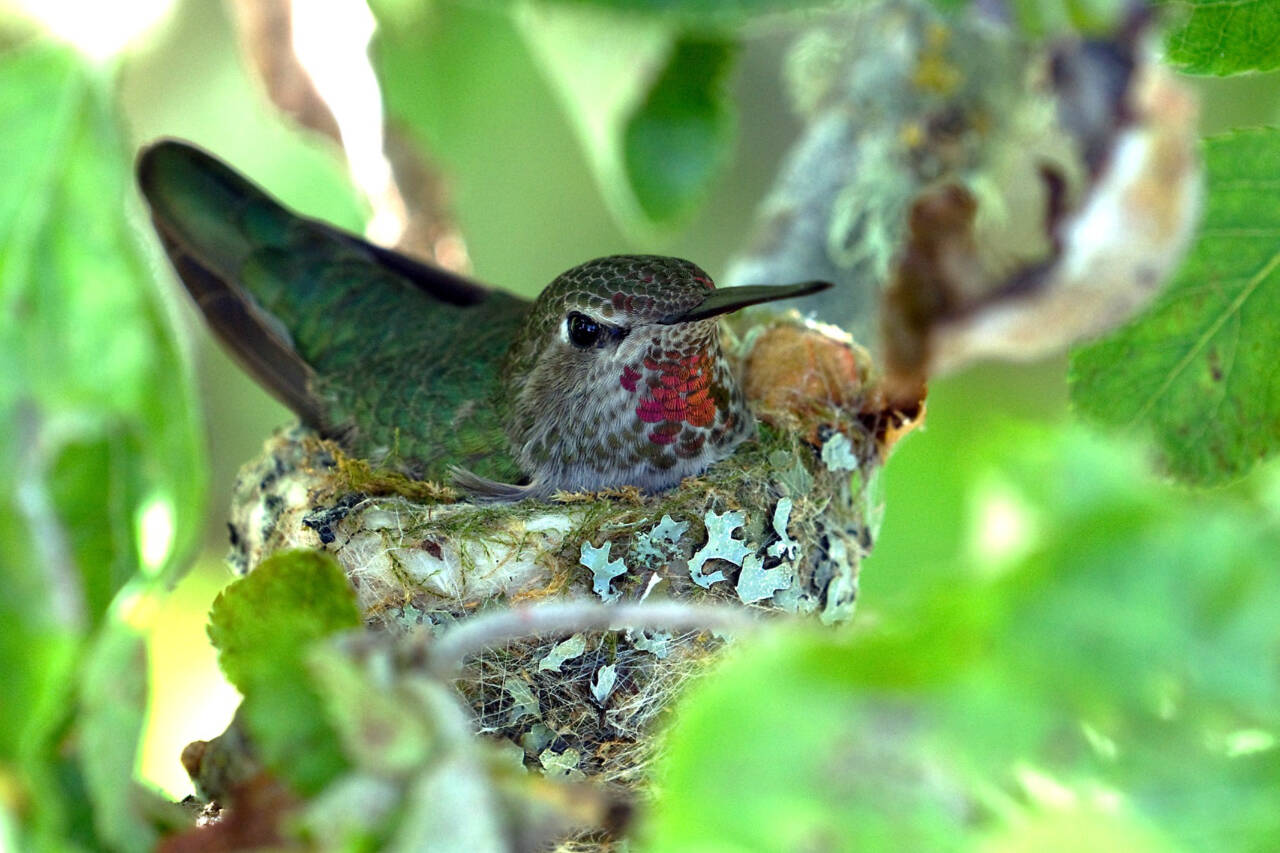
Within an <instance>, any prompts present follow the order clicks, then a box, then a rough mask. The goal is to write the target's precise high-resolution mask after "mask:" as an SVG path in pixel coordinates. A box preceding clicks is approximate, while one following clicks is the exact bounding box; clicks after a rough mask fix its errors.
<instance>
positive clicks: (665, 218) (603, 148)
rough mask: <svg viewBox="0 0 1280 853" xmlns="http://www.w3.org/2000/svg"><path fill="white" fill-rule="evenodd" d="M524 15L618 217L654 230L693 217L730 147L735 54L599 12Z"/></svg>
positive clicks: (533, 46)
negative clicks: (729, 89)
mask: <svg viewBox="0 0 1280 853" xmlns="http://www.w3.org/2000/svg"><path fill="white" fill-rule="evenodd" d="M519 9H520V14H519V15H518V17H517V20H518V21H519V23H520V28H521V32H522V33H523V34H524V36H525V41H526V43H527V44H528V45H529V49H530V51H531V52H532V53H533V55H534V57H535V59H537V60H538V63H539V64H540V65H541V67H542V69H543V71H544V72H545V74H546V75H547V78H548V80H549V81H550V82H551V84H552V86H553V88H554V89H555V91H556V94H557V95H558V96H559V97H560V101H561V103H562V104H563V105H564V108H565V111H566V113H567V114H568V116H569V119H570V121H571V122H572V124H573V126H574V128H575V130H577V132H578V136H579V139H580V140H581V143H582V146H583V149H584V150H585V152H586V154H587V159H588V161H589V162H590V163H591V166H592V169H593V171H594V172H595V176H596V181H597V183H598V184H599V186H600V189H601V192H602V193H603V195H604V197H605V199H606V200H607V201H608V202H609V204H610V206H611V207H612V209H613V210H614V213H615V215H616V216H617V217H618V218H619V219H620V220H621V221H622V222H624V223H632V224H637V223H638V224H644V225H650V226H652V225H659V224H665V223H670V222H673V221H675V220H678V219H679V218H681V217H682V216H685V215H687V214H688V213H689V212H691V211H692V210H693V209H694V208H695V207H696V205H697V204H698V202H699V201H701V199H702V198H703V197H704V196H705V194H706V192H707V190H708V189H709V187H710V185H711V182H712V181H713V180H714V179H715V177H716V176H717V175H719V173H720V171H721V169H722V167H723V166H724V165H725V163H726V161H727V159H728V154H729V151H730V148H731V146H732V142H733V136H734V114H733V110H732V106H731V104H730V102H729V99H728V96H727V93H726V90H725V78H726V77H727V75H728V71H729V69H730V67H731V66H732V63H733V59H734V56H735V53H736V50H735V48H734V45H733V44H732V43H730V42H728V41H725V40H722V39H715V38H692V37H678V36H677V35H676V34H675V33H674V32H673V30H672V29H671V28H670V26H669V25H668V24H666V23H664V22H662V21H661V20H660V19H651V18H643V17H641V18H637V17H634V16H625V15H621V14H618V13H616V12H612V11H606V10H602V9H594V8H590V7H581V8H579V7H564V6H547V5H541V6H533V5H525V6H521V7H519Z"/></svg>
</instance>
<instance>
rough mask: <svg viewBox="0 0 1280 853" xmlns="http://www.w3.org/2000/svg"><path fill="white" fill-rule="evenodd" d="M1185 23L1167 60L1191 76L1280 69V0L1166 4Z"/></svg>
mask: <svg viewBox="0 0 1280 853" xmlns="http://www.w3.org/2000/svg"><path fill="white" fill-rule="evenodd" d="M1164 5H1165V6H1166V7H1168V8H1169V9H1170V11H1171V12H1172V13H1173V17H1174V19H1175V20H1178V21H1180V24H1179V26H1177V27H1176V28H1175V29H1174V30H1173V32H1171V33H1170V34H1169V39H1168V42H1167V45H1168V56H1167V59H1168V61H1169V62H1170V63H1172V64H1173V65H1176V66H1178V67H1179V68H1180V69H1181V70H1183V71H1186V72H1188V73H1190V74H1241V73H1243V72H1246V71H1271V70H1273V69H1276V68H1280V4H1277V3H1276V2H1275V0H1229V2H1223V0H1165V3H1164Z"/></svg>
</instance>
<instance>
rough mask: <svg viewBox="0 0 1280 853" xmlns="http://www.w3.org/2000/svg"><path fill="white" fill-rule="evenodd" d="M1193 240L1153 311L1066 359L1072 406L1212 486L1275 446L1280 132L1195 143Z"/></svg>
mask: <svg viewBox="0 0 1280 853" xmlns="http://www.w3.org/2000/svg"><path fill="white" fill-rule="evenodd" d="M1204 153H1205V164H1206V166H1207V169H1208V174H1209V178H1208V183H1209V187H1208V189H1209V191H1208V197H1207V205H1206V210H1205V215H1204V221H1203V222H1202V223H1201V226H1200V234H1199V238H1198V240H1197V242H1196V244H1195V246H1194V247H1193V249H1192V250H1191V252H1190V254H1189V255H1188V256H1187V258H1186V260H1185V261H1184V262H1183V265H1182V268H1181V270H1180V271H1179V272H1178V274H1177V275H1176V276H1175V277H1174V280H1173V281H1172V282H1171V283H1170V284H1169V286H1168V288H1167V290H1166V291H1165V293H1163V294H1162V295H1161V296H1160V298H1159V299H1158V301H1157V302H1156V304H1155V305H1154V306H1153V307H1152V308H1151V309H1150V310H1149V311H1148V312H1147V313H1146V314H1145V315H1144V316H1142V317H1141V318H1139V319H1138V320H1136V321H1135V322H1133V323H1131V324H1129V325H1128V326H1126V327H1125V328H1123V329H1121V330H1120V331H1119V332H1117V333H1116V334H1114V335H1112V336H1110V337H1108V338H1106V339H1104V340H1102V341H1100V342H1098V343H1096V344H1094V345H1092V346H1088V347H1085V348H1084V349H1082V350H1080V351H1078V352H1076V353H1075V355H1074V357H1073V359H1072V364H1071V379H1072V400H1073V402H1074V403H1075V405H1076V407H1077V408H1078V409H1079V410H1080V411H1081V412H1082V413H1083V414H1085V415H1086V416H1088V417H1089V418H1091V419H1093V420H1095V421H1097V422H1099V423H1101V424H1106V425H1107V426H1111V427H1136V428H1140V429H1143V430H1147V431H1149V432H1150V433H1151V434H1152V435H1153V436H1154V439H1155V441H1156V444H1157V446H1158V447H1159V449H1160V453H1161V458H1162V461H1163V463H1164V465H1165V467H1167V468H1168V470H1169V471H1170V472H1172V473H1173V474H1174V475H1176V476H1177V477H1179V478H1181V479H1184V480H1187V481H1189V482H1193V483H1200V484H1212V483H1221V482H1223V481H1226V480H1229V479H1231V478H1233V477H1238V476H1239V475H1241V474H1243V473H1244V472H1246V471H1248V470H1249V468H1251V467H1252V466H1253V464H1254V463H1255V462H1257V461H1258V459H1260V458H1262V457H1264V456H1267V455H1269V454H1271V453H1274V452H1275V450H1276V449H1277V447H1280V383H1277V382H1276V381H1275V378H1274V377H1275V352H1276V341H1277V340H1280V186H1278V185H1277V183H1276V178H1275V176H1276V174H1277V173H1278V172H1280V131H1276V130H1256V131H1243V132H1239V133H1234V134H1228V135H1225V136H1221V137H1217V138H1214V139H1211V140H1208V141H1207V142H1206V143H1205V150H1204Z"/></svg>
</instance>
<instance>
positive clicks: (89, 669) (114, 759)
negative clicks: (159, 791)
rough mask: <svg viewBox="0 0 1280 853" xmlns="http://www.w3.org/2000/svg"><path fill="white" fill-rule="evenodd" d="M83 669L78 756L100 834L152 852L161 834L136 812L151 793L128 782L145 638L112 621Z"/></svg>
mask: <svg viewBox="0 0 1280 853" xmlns="http://www.w3.org/2000/svg"><path fill="white" fill-rule="evenodd" d="M126 606H127V603H126ZM121 616H123V614H121ZM84 670H85V674H84V678H83V680H82V685H81V720H82V722H81V725H80V756H81V758H80V760H81V765H82V767H83V768H84V776H85V784H86V786H87V787H88V789H89V791H91V792H92V794H93V801H94V821H95V827H96V829H97V833H98V837H99V838H101V839H102V840H103V841H104V842H106V843H107V844H108V845H109V846H111V847H112V848H115V849H118V850H150V849H152V848H153V847H155V843H156V840H157V838H158V836H159V834H158V833H157V831H156V829H155V827H153V826H151V825H150V823H149V822H147V821H145V820H143V819H141V818H140V815H139V811H140V809H141V807H142V805H143V802H144V800H145V798H147V797H148V796H150V792H148V791H145V790H144V789H142V788H141V787H140V786H138V785H137V784H135V783H134V782H133V781H132V777H133V771H134V767H135V765H136V764H137V757H138V739H139V738H140V737H141V734H142V725H143V722H144V719H145V717H146V707H147V660H146V643H145V639H144V638H143V636H142V634H141V633H139V632H138V631H136V630H135V629H133V628H132V627H130V626H129V625H128V624H126V623H125V622H124V621H123V620H122V619H115V620H113V621H112V624H111V626H110V627H109V628H108V629H106V630H104V631H102V632H101V633H100V634H99V636H98V637H97V639H96V642H95V643H94V644H93V647H92V648H91V649H90V650H89V653H88V657H87V659H86V660H85V661H84Z"/></svg>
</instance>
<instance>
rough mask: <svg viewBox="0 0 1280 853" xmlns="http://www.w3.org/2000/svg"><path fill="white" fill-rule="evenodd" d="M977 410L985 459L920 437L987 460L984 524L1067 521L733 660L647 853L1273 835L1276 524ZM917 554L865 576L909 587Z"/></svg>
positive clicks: (692, 698) (1105, 448)
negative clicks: (900, 577) (838, 627)
mask: <svg viewBox="0 0 1280 853" xmlns="http://www.w3.org/2000/svg"><path fill="white" fill-rule="evenodd" d="M946 400H947V397H946V396H945V395H944V396H943V397H941V398H939V399H937V400H935V399H934V398H932V397H931V404H945V402H946ZM956 402H960V403H967V401H966V400H964V399H960V400H958V401H956ZM937 411H938V406H937V405H934V406H932V408H931V415H930V417H931V419H932V418H933V414H934V413H935V412H937ZM1005 417H1007V414H1006V415H1005ZM974 419H976V420H977V421H978V422H979V423H978V425H977V426H978V427H979V430H980V431H987V432H991V433H994V435H987V436H985V437H984V436H979V437H978V440H977V442H976V444H977V445H978V446H977V447H970V446H966V444H965V442H956V441H955V439H957V438H959V437H960V436H961V435H963V432H962V430H960V429H953V428H952V426H951V425H950V424H947V423H946V421H945V416H944V418H941V419H939V421H938V422H937V423H934V422H933V421H932V420H931V427H930V431H929V432H927V433H925V434H924V435H922V436H919V437H913V438H912V439H911V442H912V443H916V444H928V443H930V442H933V441H935V440H936V439H937V438H938V437H939V435H940V434H941V438H942V439H943V441H944V444H945V443H947V442H950V445H949V446H942V447H940V448H939V451H940V452H942V453H943V458H955V454H957V453H961V452H973V453H976V454H977V455H978V457H979V458H978V459H976V460H969V461H968V462H967V463H966V464H969V465H973V466H974V468H975V469H977V470H979V471H981V474H980V476H981V478H982V479H983V480H985V481H986V482H988V483H989V484H990V485H989V487H988V489H989V491H988V494H990V495H995V496H998V498H990V499H989V500H993V501H995V503H994V504H993V506H994V510H987V509H985V508H983V507H982V506H979V507H978V508H977V513H976V514H977V516H978V519H981V518H983V517H984V516H985V515H986V513H987V512H988V511H998V513H999V515H998V516H997V518H998V526H999V529H1000V531H1001V533H1002V535H1008V533H1009V531H1010V530H1011V529H1012V528H1015V527H1017V526H1018V525H1019V524H1020V523H1021V524H1027V523H1028V522H1026V521H1022V522H1019V521H1018V520H1017V519H1018V518H1019V517H1022V518H1024V519H1029V518H1040V519H1045V520H1051V521H1052V523H1051V524H1049V523H1045V524H1043V526H1040V527H1039V528H1038V530H1033V529H1028V530H1027V532H1026V534H1025V535H1027V536H1028V537H1029V542H1028V543H1027V546H1026V548H1025V549H1024V550H1022V551H1021V554H1022V556H1020V557H1017V558H1014V559H1013V560H1012V561H1011V562H1010V563H1008V564H1006V565H1004V566H1002V567H1000V568H997V567H996V565H995V564H993V563H992V562H991V557H990V556H989V555H984V554H983V552H982V547H992V546H970V547H969V548H965V547H960V548H956V549H953V550H952V551H951V552H950V554H949V555H948V557H947V558H946V559H945V560H943V559H941V558H940V559H939V563H940V565H937V566H933V567H931V569H930V570H931V573H932V574H931V577H930V581H931V582H930V583H929V584H928V585H920V586H919V587H917V588H916V589H915V590H914V594H913V596H912V597H911V599H910V600H903V601H900V602H899V603H898V604H897V605H896V606H885V602H884V601H883V600H881V599H878V598H877V597H876V596H875V595H874V594H870V595H867V596H865V597H864V598H863V600H862V603H861V604H860V611H859V612H860V615H862V616H863V617H864V618H863V621H862V622H861V623H858V622H855V624H854V628H855V629H856V633H854V634H852V635H849V636H844V637H833V636H832V635H830V634H826V633H819V632H815V631H811V630H805V631H794V632H786V633H781V634H777V635H774V636H771V637H768V638H765V639H764V640H762V641H758V642H756V643H754V644H752V645H750V646H746V647H743V648H741V649H739V650H737V651H736V652H735V653H734V654H733V656H732V657H731V658H730V659H729V661H728V662H727V664H726V665H725V666H724V667H722V668H721V669H720V670H719V671H717V672H716V673H715V674H713V675H712V676H711V677H708V678H705V679H702V680H700V681H699V682H698V684H697V686H696V687H695V688H694V690H693V691H692V692H691V693H690V694H689V695H688V696H687V697H686V698H685V700H684V703H683V705H682V706H681V707H680V708H679V710H678V712H677V714H676V716H675V723H674V725H673V728H672V730H671V732H670V734H669V737H668V739H667V741H666V744H665V754H664V758H663V759H662V762H661V766H660V767H659V768H658V769H657V770H656V773H657V775H658V777H659V778H661V779H662V780H663V786H662V789H661V792H660V795H659V798H658V801H657V802H656V803H655V804H654V807H653V809H652V822H651V824H650V826H649V827H648V829H647V837H646V841H647V842H648V846H647V848H646V849H651V850H662V851H668V850H673V851H683V850H717V851H722V850H723V851H728V850H756V849H833V850H846V849H847V850H877V849H885V850H895V849H930V850H932V849H943V850H945V849H973V848H974V846H975V844H977V845H982V844H983V843H984V842H987V843H989V844H991V845H992V846H994V847H996V848H1000V849H1029V848H1034V849H1046V848H1047V849H1056V848H1055V847H1054V846H1053V845H1050V844H1048V841H1050V840H1055V839H1056V843H1057V844H1058V845H1061V844H1063V843H1064V842H1066V841H1067V840H1068V839H1070V840H1071V842H1072V843H1075V844H1077V845H1078V840H1079V837H1080V836H1079V832H1080V831H1082V830H1077V831H1076V833H1075V834H1067V835H1062V834H1061V833H1062V832H1063V830H1064V827H1066V826H1069V825H1071V824H1072V823H1073V822H1074V823H1077V824H1088V826H1089V830H1088V831H1089V833H1090V841H1089V843H1090V845H1091V846H1094V847H1097V848H1099V849H1180V848H1184V847H1196V846H1200V847H1220V846H1233V847H1235V846H1244V847H1248V846H1250V845H1252V844H1261V845H1264V846H1265V844H1266V843H1267V841H1266V840H1267V839H1269V838H1271V837H1273V835H1274V834H1275V833H1276V832H1277V831H1280V817H1277V815H1280V811H1277V809H1280V792H1278V791H1277V790H1276V789H1275V786H1274V784H1273V782H1272V781H1271V774H1274V773H1276V772H1278V771H1280V750H1276V749H1275V747H1274V745H1275V742H1276V732H1277V731H1280V711H1278V710H1277V709H1280V667H1278V666H1277V663H1280V657H1278V655H1280V651H1278V650H1277V646H1276V637H1277V630H1276V622H1275V616H1274V614H1275V613H1276V612H1277V611H1278V610H1280V576H1277V574H1276V573H1275V571H1274V555H1275V554H1276V553H1278V552H1280V531H1278V530H1277V528H1276V525H1275V518H1276V517H1275V515H1274V512H1275V511H1274V508H1268V507H1266V506H1263V505H1261V504H1260V503H1259V501H1258V500H1257V499H1256V498H1254V497H1252V496H1251V495H1249V494H1247V493H1236V494H1233V495H1231V496H1223V497H1222V498H1221V499H1220V500H1218V501H1216V502H1215V503H1213V504H1209V503H1207V502H1206V501H1204V500H1201V499H1199V498H1197V497H1196V496H1191V495H1188V494H1186V493H1184V492H1181V491H1179V490H1177V489H1175V488H1172V487H1169V486H1167V485H1164V484H1161V483H1159V482H1157V481H1156V480H1155V479H1154V477H1152V476H1151V475H1150V474H1147V473H1144V471H1143V466H1142V465H1141V461H1140V459H1135V458H1134V454H1133V453H1132V448H1131V447H1130V446H1129V445H1128V444H1126V443H1122V442H1116V441H1114V440H1110V441H1108V440H1104V439H1103V438H1101V437H1099V436H1096V435H1092V434H1089V433H1087V432H1085V431H1083V430H1080V429H1076V428H1073V429H1067V430H1063V429H1061V428H1058V429H1052V428H1043V427H1041V428H1039V429H1036V430H1034V432H1032V431H1028V430H1027V429H1025V425H1021V426H1018V427H1017V428H1014V429H1011V428H1010V427H1009V426H1008V425H1005V426H1002V425H1001V424H1000V423H999V418H991V417H990V416H984V415H981V414H979V415H976V416H975V415H973V414H972V413H971V412H966V413H965V414H964V420H966V421H968V420H974ZM984 420H987V421H988V422H987V423H983V421H984ZM935 427H939V428H941V429H939V430H935ZM947 431H950V432H951V436H948V435H947V434H946V433H947ZM1020 434H1021V435H1020ZM1033 435H1034V438H1035V440H1026V439H1029V438H1031V437H1032V436H1033ZM908 446H910V445H908ZM904 452H906V451H905V450H904ZM948 454H950V455H949V456H948ZM933 473H934V472H929V474H930V476H928V477H927V478H925V481H924V483H923V484H922V485H923V487H924V488H925V490H926V491H927V490H928V489H929V488H930V487H931V486H932V484H933V483H934V481H935V480H936V477H934V476H932V474H933ZM970 494H972V491H970ZM984 502H985V501H984ZM891 511H892V508H891ZM964 513H965V507H964V498H963V497H960V498H958V499H957V500H955V501H952V500H951V499H950V498H944V499H943V500H941V501H940V502H936V503H935V502H934V501H933V500H932V499H930V498H927V499H925V500H924V501H922V502H921V503H920V504H918V505H916V506H912V507H911V508H910V514H911V515H912V517H913V518H914V519H915V523H916V524H919V523H920V519H922V518H923V519H932V518H934V517H937V516H939V515H941V516H947V515H963V514H964ZM886 527H887V525H886ZM978 530H979V531H981V528H980V527H979V528H978ZM930 533H931V529H930ZM924 538H930V537H929V536H926V537H924ZM899 553H901V552H899ZM910 556H912V555H907V554H903V555H902V557H903V558H902V559H901V560H899V561H898V562H895V563H887V562H885V561H884V560H883V559H880V558H879V557H878V558H877V559H876V560H874V561H872V563H873V565H870V566H869V565H868V564H867V563H864V569H870V573H869V574H867V575H865V576H864V577H865V578H866V579H867V580H868V581H873V580H874V579H875V578H876V577H877V576H878V575H879V574H880V573H910V572H915V571H917V570H918V569H919V563H918V562H917V561H916V560H914V559H909V557H910ZM869 586H870V584H868V586H864V587H863V591H864V592H866V591H867V589H868V587H869ZM868 609H869V610H868ZM868 617H869V618H868ZM1236 743H1242V744H1244V746H1243V747H1241V748H1240V749H1239V750H1237V748H1236V747H1235V746H1233V744H1236ZM1250 744H1252V745H1250ZM1033 838H1039V839H1040V840H1039V842H1038V843H1034V844H1031V843H1029V842H1030V840H1031V839H1033ZM1024 842H1026V846H1023V847H1019V844H1021V843H1024ZM980 849H981V848H980ZM1071 849H1075V847H1072V848H1071Z"/></svg>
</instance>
